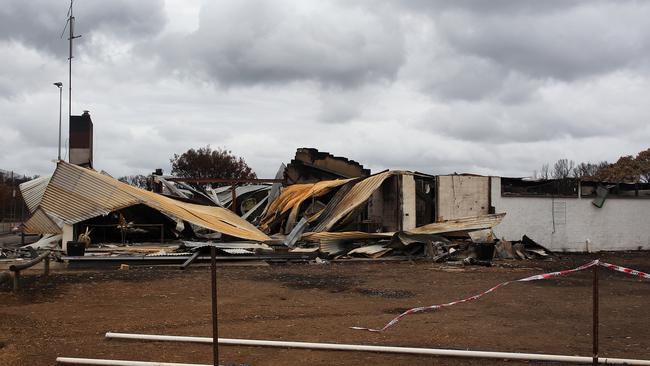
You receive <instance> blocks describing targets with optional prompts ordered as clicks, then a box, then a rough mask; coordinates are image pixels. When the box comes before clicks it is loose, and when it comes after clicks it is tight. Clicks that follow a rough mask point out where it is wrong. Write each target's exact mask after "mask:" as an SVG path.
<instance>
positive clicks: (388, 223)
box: [5, 149, 553, 268]
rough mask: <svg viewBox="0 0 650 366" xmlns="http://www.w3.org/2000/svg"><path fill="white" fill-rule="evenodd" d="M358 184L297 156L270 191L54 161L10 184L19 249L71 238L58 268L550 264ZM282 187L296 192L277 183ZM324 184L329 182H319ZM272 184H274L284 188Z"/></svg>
mask: <svg viewBox="0 0 650 366" xmlns="http://www.w3.org/2000/svg"><path fill="white" fill-rule="evenodd" d="M317 172H320V173H319V174H320V175H319V174H317ZM321 173H322V174H321ZM369 173H370V172H369V171H368V170H366V169H364V168H363V167H362V166H361V165H360V164H358V163H356V162H353V161H349V160H347V159H343V158H337V157H334V156H332V155H331V154H328V153H320V152H318V151H316V150H312V149H299V150H298V152H297V153H296V159H294V160H292V162H291V164H289V165H288V166H287V167H286V169H285V166H284V165H281V167H280V169H279V171H278V173H277V175H276V179H275V180H257V181H260V182H268V181H270V182H273V183H272V184H266V183H259V184H258V183H249V184H245V185H237V186H221V187H217V188H214V189H212V188H207V189H205V190H199V189H197V188H196V187H194V186H191V185H189V184H185V183H183V179H181V178H175V177H165V176H162V173H161V172H160V174H159V175H154V177H153V178H154V181H155V183H156V184H157V185H158V186H159V189H160V193H155V192H150V191H147V190H143V189H140V188H136V187H133V186H130V185H127V184H125V183H122V182H120V181H118V180H116V179H114V178H112V177H110V176H109V175H107V174H102V173H99V172H97V171H95V170H92V169H89V168H82V167H79V166H76V165H73V164H69V163H66V162H63V161H60V162H58V164H57V168H56V170H55V172H54V173H53V174H52V175H51V176H48V177H41V178H37V179H35V180H33V181H29V182H26V183H23V184H22V185H21V187H20V188H21V192H22V193H23V195H24V196H25V200H26V203H27V207H28V208H29V210H30V212H31V217H30V218H29V219H28V220H27V221H26V222H25V223H24V231H25V232H27V233H39V234H42V235H43V238H42V239H40V240H39V241H37V242H36V243H33V244H31V245H30V246H29V248H31V250H43V249H54V250H57V249H58V250H59V251H61V250H62V251H63V252H66V251H69V249H68V248H67V244H68V243H69V244H71V245H72V244H73V243H74V242H73V241H72V239H71V238H72V236H71V234H72V233H76V234H77V235H79V234H81V235H79V237H80V239H78V240H77V242H79V241H83V242H85V244H84V247H85V248H86V249H87V250H86V251H85V253H82V255H83V257H79V256H74V255H72V256H71V255H70V253H68V255H64V256H62V257H61V258H62V259H63V260H65V261H67V262H68V263H77V264H78V263H81V262H84V263H93V264H97V263H100V262H102V261H104V262H106V263H117V264H128V263H183V265H182V266H181V268H186V267H187V266H189V265H190V264H191V263H193V262H195V261H199V260H206V257H207V252H208V251H209V249H210V248H216V250H217V253H218V256H219V259H220V260H260V259H262V260H316V258H317V259H318V261H319V263H329V262H330V261H332V260H350V259H354V258H367V259H408V260H413V259H422V260H428V261H433V262H447V263H451V264H454V263H455V264H472V265H489V263H490V262H491V261H492V260H493V259H500V260H501V259H539V258H551V257H552V256H553V253H552V252H550V251H549V250H548V249H546V248H544V247H543V246H541V245H540V244H538V243H536V242H534V241H533V240H531V239H530V238H528V237H526V236H524V237H523V238H522V240H520V241H516V242H509V241H505V240H499V239H498V238H496V237H495V235H494V233H493V232H492V228H493V227H495V226H496V225H498V224H499V223H500V222H501V221H502V220H503V218H504V216H505V214H504V213H488V214H480V215H476V216H471V217H460V218H454V219H449V220H438V221H436V220H435V219H434V214H433V208H426V207H428V206H427V205H431V204H433V202H434V201H435V200H434V199H432V197H433V196H430V193H431V189H432V188H431V187H432V185H433V184H435V177H433V176H428V175H424V174H421V173H413V172H408V171H391V170H387V171H383V172H380V173H377V174H373V175H370V174H369ZM157 174H158V173H157ZM288 176H289V177H290V179H289V180H290V181H296V182H303V183H296V184H287V182H286V178H287V177H288ZM331 176H334V177H335V179H324V178H323V177H331ZM277 177H284V178H285V185H282V184H280V183H279V182H278V179H277ZM468 179H469V178H468ZM422 207H424V208H422ZM228 208H230V209H228ZM233 211H234V212H233ZM395 213H397V214H398V217H397V218H396V217H395ZM373 215H374V216H373ZM399 215H401V216H399ZM411 215H412V216H411ZM59 241H60V242H61V246H60V247H58V246H57V243H58V242H59ZM157 242H158V243H157ZM90 243H92V245H91V244H90ZM59 248H60V249H59ZM5 256H7V254H5ZM14 256H16V254H14Z"/></svg>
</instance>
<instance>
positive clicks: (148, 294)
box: [0, 252, 650, 366]
mask: <svg viewBox="0 0 650 366" xmlns="http://www.w3.org/2000/svg"><path fill="white" fill-rule="evenodd" d="M598 257H599V258H601V259H603V260H607V261H610V262H612V263H616V264H621V265H626V266H630V267H633V268H636V269H640V270H644V271H648V270H650V253H646V252H636V253H622V254H615V255H614V254H601V255H599V256H598ZM593 258H596V256H586V255H569V256H564V257H563V258H562V259H560V260H556V261H552V262H541V261H507V262H500V265H498V266H495V267H490V268H486V267H460V268H458V267H449V266H445V265H442V264H432V263H425V262H414V263H411V262H384V263H382V262H364V263H360V262H346V263H333V264H329V265H308V264H286V265H272V266H221V267H220V268H219V271H218V276H219V280H218V282H219V286H218V290H219V291H218V293H219V295H218V296H219V300H218V309H219V326H220V328H219V332H220V336H221V337H227V338H248V339H268V340H291V341H309V342H335V343H352V344H376V345H394V346H411V347H435V348H453V349H471V350H488V351H506V352H532V353H553V354H567V355H585V356H588V355H590V354H591V342H592V341H591V321H592V317H591V306H592V299H591V293H592V286H591V284H592V282H591V281H592V272H591V271H584V272H581V273H577V274H574V275H571V276H569V277H564V278H559V279H553V280H547V281H537V282H531V283H517V284H512V285H510V286H506V287H504V288H501V289H499V290H498V291H496V292H494V293H492V294H489V295H487V296H486V297H484V298H482V299H480V300H479V301H477V302H472V303H466V304H460V305H457V306H455V307H452V308H447V309H444V310H440V311H436V312H428V313H421V314H415V315H412V316H410V317H406V318H405V319H404V320H403V321H402V322H401V323H399V324H398V325H397V326H395V327H393V328H391V329H389V330H387V331H386V332H384V333H370V332H365V331H355V330H351V329H349V328H348V327H350V326H355V325H358V326H371V327H381V326H382V325H383V324H385V323H386V322H387V321H389V320H390V319H391V318H392V317H393V316H395V315H397V314H398V313H400V312H401V311H404V310H405V309H407V308H410V307H414V306H424V305H430V304H436V303H442V302H448V301H451V300H455V299H459V298H463V297H467V296H471V295H474V294H476V293H478V292H480V291H482V290H485V289H487V288H488V287H491V286H493V285H495V284H497V283H499V282H502V281H506V280H512V279H517V278H521V277H525V276H528V275H531V274H535V273H541V272H543V271H549V270H559V269H565V268H570V267H574V266H576V265H579V264H582V263H585V262H587V261H589V260H591V259H593ZM600 274H601V277H600V295H601V296H600V306H601V313H600V315H601V316H600V324H601V326H600V350H601V352H600V354H601V355H602V356H609V357H624V358H641V359H650V307H649V306H648V304H649V301H650V281H647V280H639V279H635V278H632V277H627V276H625V275H623V274H618V273H613V272H609V271H608V270H606V269H602V268H601V269H600ZM23 285H24V287H23V290H22V291H20V292H19V293H18V294H14V293H12V292H10V288H9V286H8V285H7V284H5V285H1V286H0V365H3V366H15V365H33V366H45V365H48V366H49V365H55V364H56V362H55V358H56V357H57V356H66V357H88V358H108V359H122V360H140V361H160V362H184V363H203V364H208V363H211V355H212V353H211V346H209V345H200V344H188V343H185V344H180V343H162V342H140V341H118V340H107V339H105V338H104V333H105V332H107V331H116V332H130V333H148V334H170V335H194V336H210V335H211V320H210V275H209V268H208V267H196V268H193V269H192V268H191V269H189V270H187V271H185V272H182V271H179V270H178V269H176V268H175V267H162V268H161V267H157V268H151V267H133V266H131V269H130V270H123V271H119V270H104V271H99V270H97V271H94V270H93V271H88V270H84V271H70V270H66V271H60V272H56V273H54V274H53V275H51V276H50V277H49V278H48V279H42V278H40V276H39V275H38V274H26V275H25V277H24V278H23ZM220 362H221V364H234V365H241V364H248V365H299V364H300V365H334V364H335V365H367V364H373V365H433V364H435V365H502V364H507V365H525V364H531V363H532V362H531V363H527V362H515V361H505V360H493V361H488V360H476V359H474V360H473V359H458V358H440V357H423V356H408V355H391V354H375V353H361V352H357V353H354V352H331V351H311V350H296V349H279V348H261V347H236V346H221V347H220ZM532 364H535V363H532ZM546 364H548V363H546Z"/></svg>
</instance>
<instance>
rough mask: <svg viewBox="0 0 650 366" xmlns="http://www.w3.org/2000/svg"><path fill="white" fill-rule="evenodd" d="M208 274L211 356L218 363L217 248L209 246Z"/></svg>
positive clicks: (215, 364)
mask: <svg viewBox="0 0 650 366" xmlns="http://www.w3.org/2000/svg"><path fill="white" fill-rule="evenodd" d="M210 257H211V258H210V259H211V263H210V272H211V273H210V274H211V280H212V281H211V282H212V357H213V360H214V366H218V365H219V328H218V326H217V249H216V248H215V247H210Z"/></svg>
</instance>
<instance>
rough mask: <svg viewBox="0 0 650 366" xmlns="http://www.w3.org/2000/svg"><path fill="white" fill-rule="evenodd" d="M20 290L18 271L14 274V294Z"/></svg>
mask: <svg viewBox="0 0 650 366" xmlns="http://www.w3.org/2000/svg"><path fill="white" fill-rule="evenodd" d="M19 289H20V271H15V272H14V292H16V291H18V290H19Z"/></svg>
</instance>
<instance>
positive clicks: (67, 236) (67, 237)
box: [61, 224, 74, 253]
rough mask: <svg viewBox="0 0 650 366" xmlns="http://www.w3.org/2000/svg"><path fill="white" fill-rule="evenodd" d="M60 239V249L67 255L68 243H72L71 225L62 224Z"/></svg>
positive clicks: (72, 231) (72, 232) (72, 228)
mask: <svg viewBox="0 0 650 366" xmlns="http://www.w3.org/2000/svg"><path fill="white" fill-rule="evenodd" d="M62 231H63V233H62V235H63V236H62V238H61V249H63V251H64V252H66V253H67V251H68V242H69V241H74V227H73V226H72V225H68V224H63V229H62Z"/></svg>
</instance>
